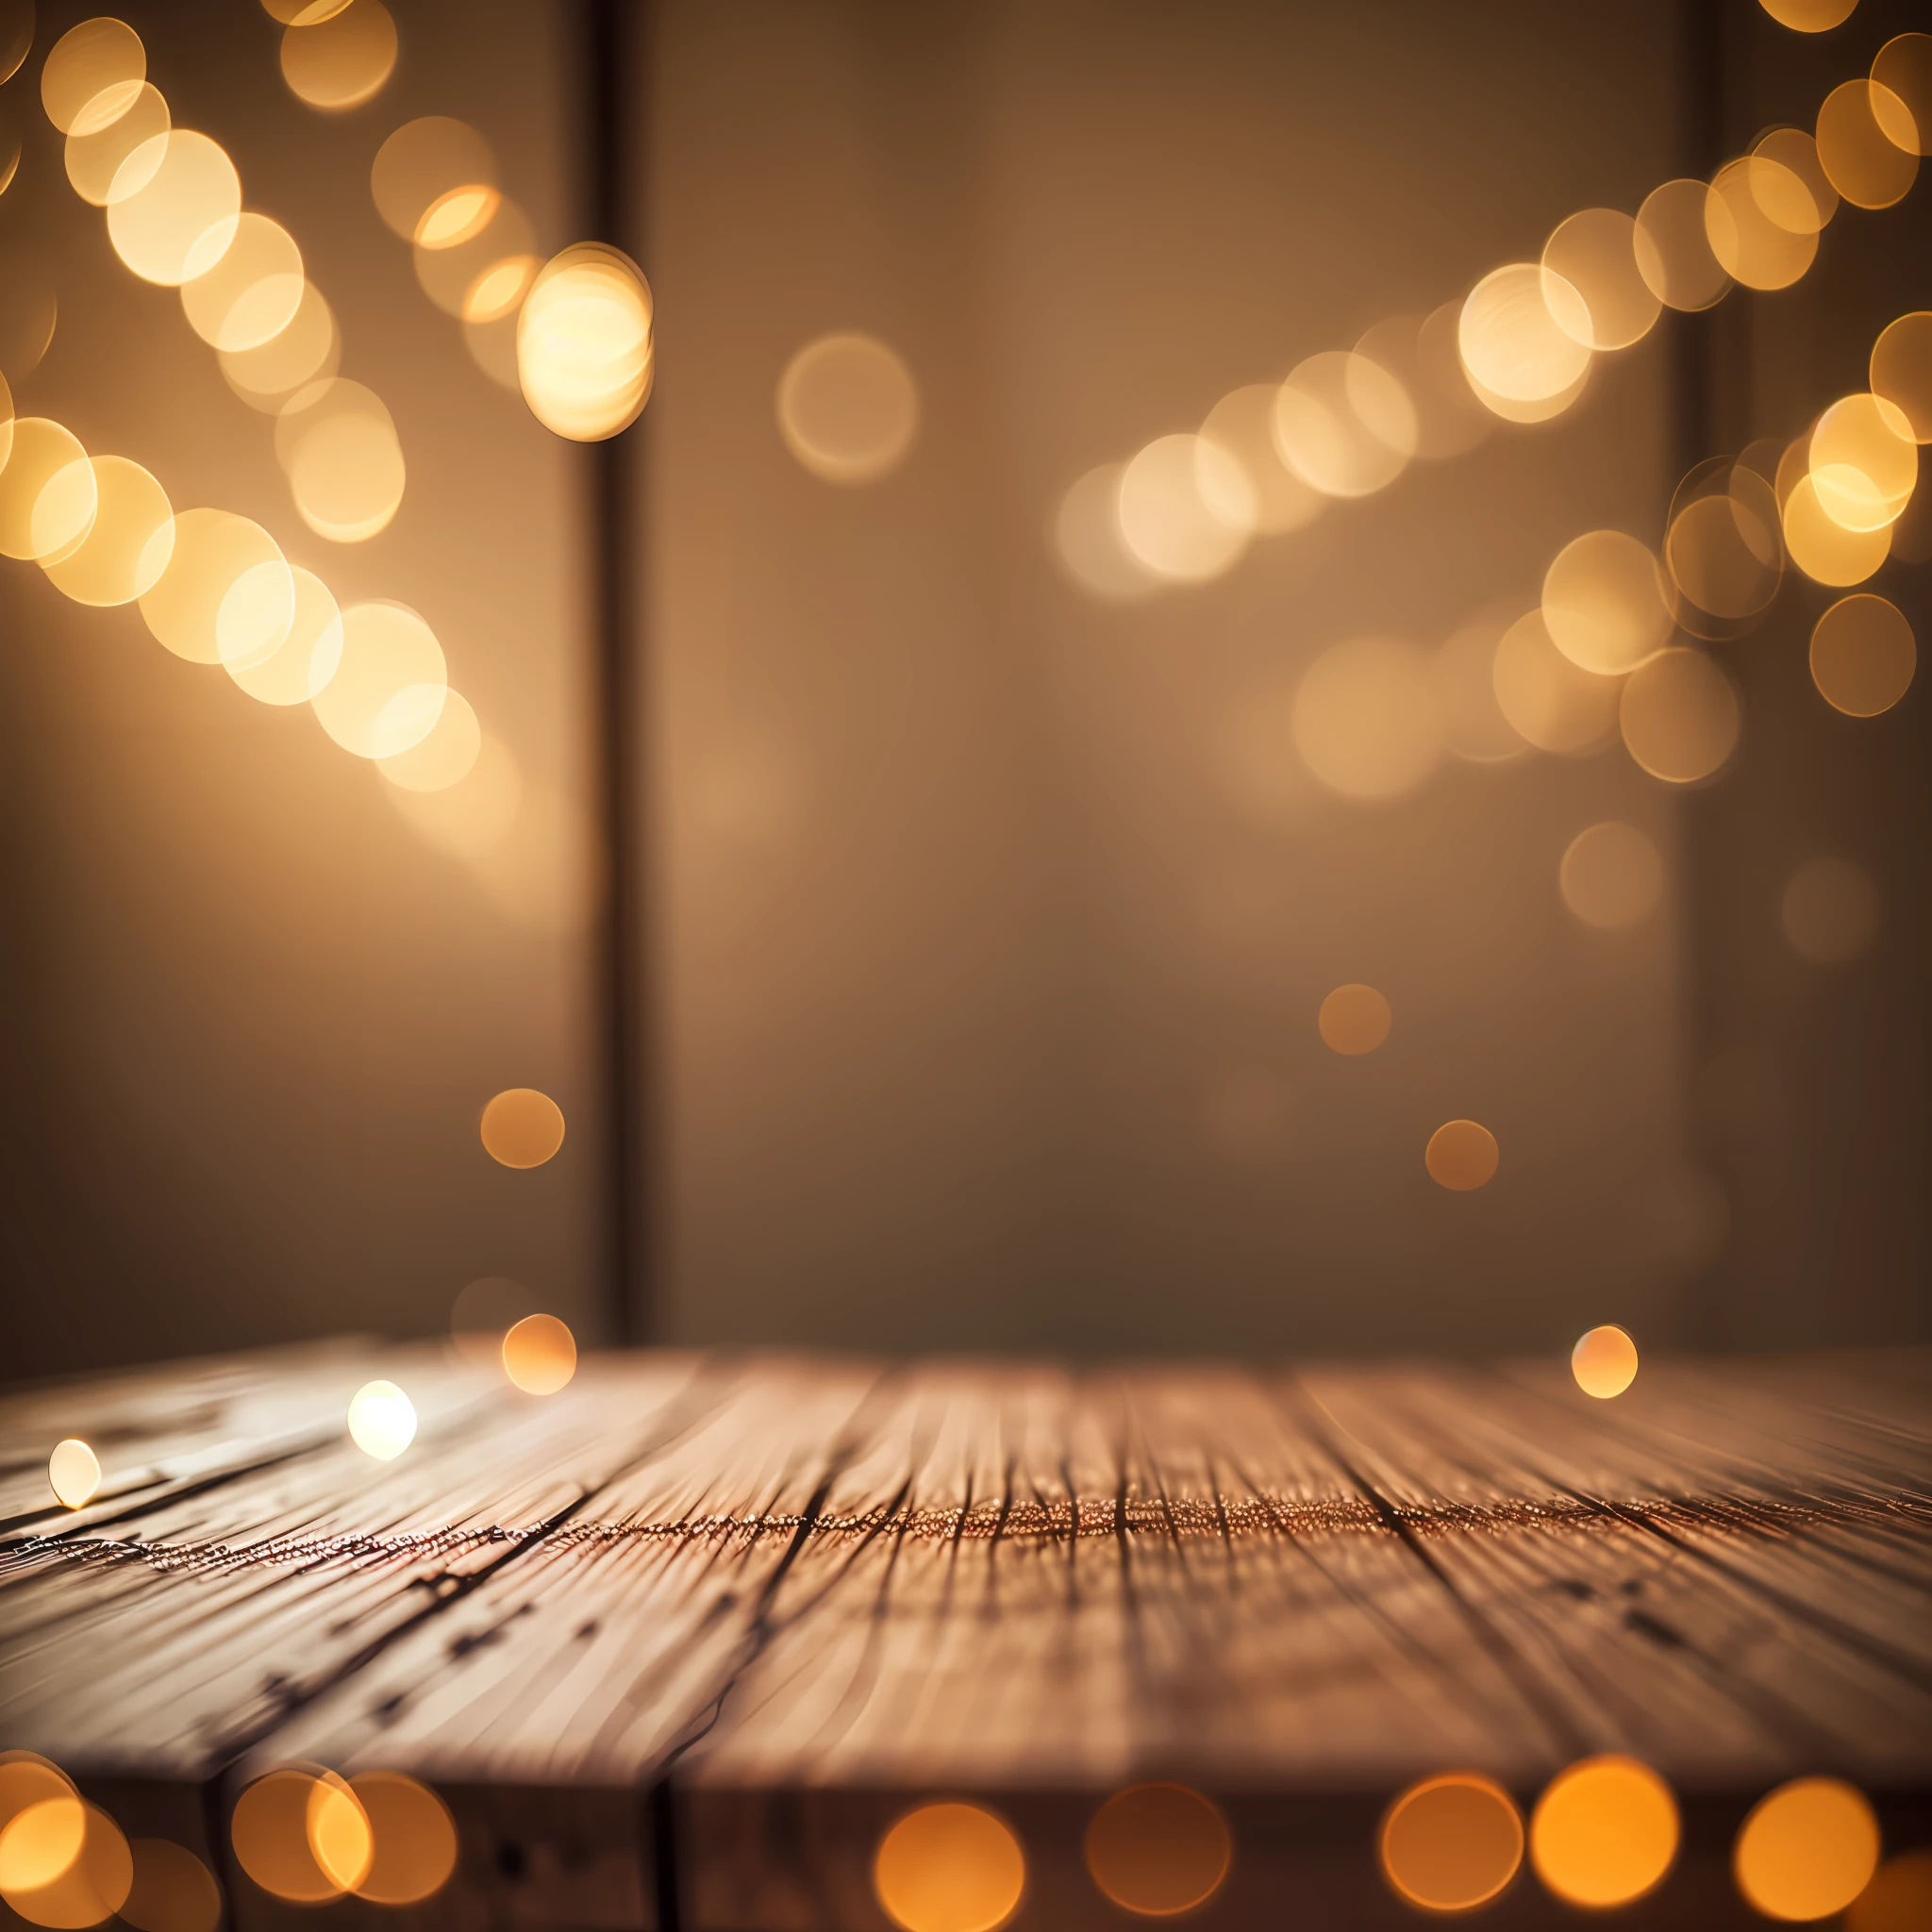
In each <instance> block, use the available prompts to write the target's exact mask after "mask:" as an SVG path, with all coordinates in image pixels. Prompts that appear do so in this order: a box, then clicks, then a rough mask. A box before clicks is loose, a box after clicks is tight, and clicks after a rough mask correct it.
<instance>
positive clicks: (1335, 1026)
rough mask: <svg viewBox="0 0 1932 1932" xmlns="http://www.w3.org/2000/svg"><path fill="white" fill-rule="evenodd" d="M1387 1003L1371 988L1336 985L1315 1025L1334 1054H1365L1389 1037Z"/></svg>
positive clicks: (1355, 984) (1357, 985) (1389, 1019)
mask: <svg viewBox="0 0 1932 1932" xmlns="http://www.w3.org/2000/svg"><path fill="white" fill-rule="evenodd" d="M1390 1023H1391V1014H1390V1010H1389V1002H1388V1000H1387V999H1386V998H1384V996H1383V995H1382V994H1381V993H1380V992H1378V991H1376V990H1375V989H1374V987H1373V986H1362V985H1359V984H1357V983H1351V984H1349V985H1347V986H1338V987H1337V988H1336V989H1335V991H1333V992H1331V993H1330V994H1329V995H1328V997H1327V998H1326V999H1324V1001H1323V1002H1322V1010H1321V1012H1320V1013H1319V1014H1318V1015H1317V1016H1316V1020H1315V1024H1316V1025H1317V1026H1318V1027H1319V1028H1320V1030H1321V1034H1322V1038H1323V1040H1324V1042H1325V1043H1326V1044H1327V1045H1328V1046H1329V1047H1330V1048H1331V1049H1332V1050H1333V1051H1334V1052H1336V1053H1340V1054H1351V1055H1353V1054H1364V1053H1374V1050H1375V1049H1376V1048H1377V1047H1378V1046H1380V1045H1381V1044H1382V1042H1383V1041H1385V1040H1387V1039H1388V1038H1389V1027H1390Z"/></svg>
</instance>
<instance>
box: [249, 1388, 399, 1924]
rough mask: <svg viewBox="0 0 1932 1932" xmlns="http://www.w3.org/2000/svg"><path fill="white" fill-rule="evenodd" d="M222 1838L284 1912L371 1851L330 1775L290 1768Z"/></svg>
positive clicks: (354, 1880)
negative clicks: (282, 1905) (284, 1906)
mask: <svg viewBox="0 0 1932 1932" xmlns="http://www.w3.org/2000/svg"><path fill="white" fill-rule="evenodd" d="M371 1386H372V1387H375V1386H377V1385H374V1384H372V1385H371ZM380 1386H383V1387H392V1386H393V1385H390V1384H384V1385H380ZM397 1392H398V1393H400V1391H397ZM228 1838H229V1842H230V1844H232V1845H233V1847H234V1851H235V1857H236V1861H237V1862H238V1863H239V1864H240V1865H241V1867H242V1871H244V1872H245V1873H246V1874H248V1876H249V1877H250V1878H252V1879H253V1880H254V1881H255V1883H256V1884H257V1885H258V1886H259V1887H260V1888H261V1889H262V1890H264V1891H266V1892H268V1893H269V1894H271V1896H273V1897H275V1898H278V1899H281V1900H283V1901H285V1902H286V1903H288V1904H291V1905H321V1904H323V1903H324V1902H325V1901H326V1900H328V1899H332V1898H340V1897H341V1894H342V1893H343V1892H345V1891H348V1890H352V1889H353V1888H354V1887H355V1886H356V1885H357V1884H358V1882H359V1881H360V1879H361V1878H362V1877H363V1875H364V1874H366V1873H367V1871H368V1869H369V1864H370V1857H371V1854H372V1852H373V1849H374V1847H373V1844H372V1842H371V1835H370V1831H369V1820H368V1814H367V1813H366V1812H364V1810H363V1809H362V1806H361V1802H360V1800H358V1798H357V1796H356V1794H355V1793H354V1791H352V1790H350V1788H349V1786H348V1785H347V1784H346V1783H345V1782H344V1781H343V1780H342V1779H341V1778H340V1777H338V1776H337V1775H336V1774H335V1773H334V1772H332V1771H322V1770H319V1769H313V1768H309V1767H302V1766H294V1765H288V1766H283V1767H281V1768H280V1769H278V1770H275V1771H271V1772H269V1773H268V1774H266V1775H264V1776H262V1777H258V1778H257V1779H256V1780H255V1782H254V1783H253V1784H251V1785H250V1786H249V1787H248V1789H247V1790H244V1791H243V1792H242V1795H241V1797H239V1798H238V1799H237V1800H236V1801H235V1809H234V1812H233V1814H232V1815H231V1817H230V1818H229V1821H228Z"/></svg>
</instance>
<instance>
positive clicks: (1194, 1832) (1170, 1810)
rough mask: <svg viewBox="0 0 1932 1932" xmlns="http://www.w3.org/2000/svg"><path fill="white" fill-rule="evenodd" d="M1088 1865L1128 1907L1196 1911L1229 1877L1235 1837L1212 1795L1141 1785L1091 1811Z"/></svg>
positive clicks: (1164, 1913)
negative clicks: (1204, 1795) (1213, 1801)
mask: <svg viewBox="0 0 1932 1932" xmlns="http://www.w3.org/2000/svg"><path fill="white" fill-rule="evenodd" d="M1083 1849H1084V1850H1085V1852H1086V1855H1087V1870H1088V1872H1089V1874H1091V1877H1092V1879H1093V1882H1094V1884H1095V1885H1096V1886H1098V1887H1099V1888H1100V1890H1101V1891H1102V1892H1103V1893H1104V1894H1105V1895H1106V1896H1107V1897H1108V1899H1110V1900H1111V1901H1112V1902H1113V1903H1114V1904H1115V1905H1117V1906H1119V1907H1121V1909H1122V1910H1123V1911H1128V1912H1134V1913H1136V1914H1138V1915H1139V1916H1141V1917H1142V1918H1150V1919H1165V1918H1172V1917H1174V1915H1175V1914H1176V1913H1178V1912H1191V1911H1195V1910H1198V1909H1199V1908H1200V1907H1202V1906H1204V1905H1206V1904H1207V1903H1208V1900H1209V1899H1210V1898H1212V1897H1213V1896H1214V1894H1215V1893H1216V1892H1217V1891H1218V1890H1220V1889H1221V1883H1222V1880H1223V1879H1224V1878H1225V1877H1226V1876H1227V1869H1228V1864H1229V1862H1230V1860H1231V1858H1232V1856H1233V1851H1234V1840H1233V1838H1232V1836H1231V1834H1230V1833H1229V1831H1228V1828H1227V1821H1226V1819H1224V1817H1223V1816H1222V1815H1221V1811H1220V1809H1219V1807H1217V1806H1215V1805H1214V1804H1213V1803H1212V1802H1211V1801H1210V1800H1208V1799H1207V1798H1204V1797H1203V1796H1202V1795H1201V1793H1200V1792H1199V1791H1194V1790H1189V1789H1188V1788H1187V1787H1186V1786H1185V1785H1168V1784H1147V1785H1135V1786H1133V1787H1131V1788H1130V1789H1128V1790H1124V1791H1116V1792H1115V1793H1114V1795H1113V1796H1112V1797H1110V1798H1109V1799H1108V1801H1107V1803H1106V1804H1104V1805H1103V1806H1101V1807H1100V1809H1099V1810H1098V1811H1096V1812H1095V1813H1094V1814H1093V1817H1092V1820H1091V1823H1090V1824H1088V1826H1087V1836H1086V1839H1085V1840H1084V1841H1083Z"/></svg>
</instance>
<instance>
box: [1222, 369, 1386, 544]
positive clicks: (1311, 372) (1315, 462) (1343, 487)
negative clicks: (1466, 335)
mask: <svg viewBox="0 0 1932 1932" xmlns="http://www.w3.org/2000/svg"><path fill="white" fill-rule="evenodd" d="M1419 434H1420V425H1419V424H1418V422H1417V418H1416V411H1415V405H1414V404H1413V403H1412V402H1411V401H1410V399H1409V396H1408V392H1407V390H1405V389H1404V388H1403V386H1402V383H1401V380H1400V379H1399V378H1398V377H1397V376H1396V375H1394V374H1393V373H1392V372H1391V370H1390V369H1389V368H1388V367H1387V366H1386V365H1385V364H1383V363H1381V362H1379V361H1376V360H1375V359H1374V358H1372V357H1369V356H1362V355H1357V354H1356V353H1354V352H1353V351H1350V350H1345V349H1328V350H1324V351H1323V352H1322V354H1320V355H1318V356H1310V357H1307V358H1306V359H1305V360H1303V361H1301V362H1298V363H1296V365H1295V366H1294V368H1293V370H1292V371H1291V372H1290V374H1289V376H1288V379H1287V380H1286V381H1285V382H1284V383H1282V385H1281V387H1280V388H1279V389H1278V390H1277V391H1275V394H1274V447H1275V452H1276V454H1277V455H1278V456H1279V457H1280V458H1281V460H1282V461H1283V462H1284V463H1285V464H1286V465H1287V466H1288V468H1289V469H1290V470H1291V472H1292V473H1293V474H1294V475H1297V476H1299V477H1300V478H1301V480H1302V481H1303V482H1304V483H1306V484H1307V486H1308V488H1309V489H1311V490H1314V491H1319V492H1320V493H1321V494H1322V495H1324V496H1340V497H1351V496H1369V495H1373V494H1374V491H1378V490H1383V489H1386V488H1387V487H1388V486H1389V485H1390V484H1391V483H1392V482H1393V481H1394V480H1395V478H1396V477H1397V476H1399V475H1401V474H1402V472H1403V470H1404V468H1405V467H1406V466H1407V462H1408V459H1409V458H1411V457H1412V456H1413V455H1414V454H1415V450H1416V443H1417V439H1418V436H1419ZM1250 521H1251V522H1252V518H1251V519H1250Z"/></svg>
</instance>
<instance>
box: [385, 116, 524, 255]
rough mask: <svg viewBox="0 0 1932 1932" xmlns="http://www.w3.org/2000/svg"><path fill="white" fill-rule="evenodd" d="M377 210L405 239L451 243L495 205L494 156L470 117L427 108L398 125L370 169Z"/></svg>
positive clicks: (481, 223) (473, 230) (473, 228)
mask: <svg viewBox="0 0 1932 1932" xmlns="http://www.w3.org/2000/svg"><path fill="white" fill-rule="evenodd" d="M369 186H370V191H371V192H372V193H373V194H374V195H375V208H376V212H377V213H378V214H379V215H381V217H382V219H383V220H384V221H385V222H386V223H387V224H388V225H389V226H390V227H391V229H392V230H393V231H394V232H395V233H396V234H398V235H400V236H401V237H402V238H403V240H404V241H405V242H418V243H422V244H424V245H426V246H429V247H448V246H450V245H451V244H452V243H455V242H465V241H467V240H468V239H469V238H470V236H472V235H474V234H476V233H478V232H479V231H480V230H481V229H482V228H483V227H484V226H485V225H487V224H488V222H489V220H490V217H491V215H492V214H493V213H494V212H495V210H496V157H495V156H494V155H493V154H491V151H490V143H489V142H487V141H485V140H484V139H483V137H482V136H481V135H480V134H478V133H477V132H476V130H475V128H474V127H472V126H471V125H469V124H468V123H467V122H464V121H453V120H451V119H450V118H449V116H448V115H446V114H425V116H424V117H423V118H422V119H421V120H417V121H408V122H405V123H404V124H403V125H402V126H400V127H398V128H397V129H396V131H395V132H394V133H393V134H391V136H390V137H389V139H388V140H387V141H385V142H383V144H382V145H381V147H379V148H378V149H377V150H376V153H375V161H374V162H373V163H372V164H371V166H370V170H369Z"/></svg>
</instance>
